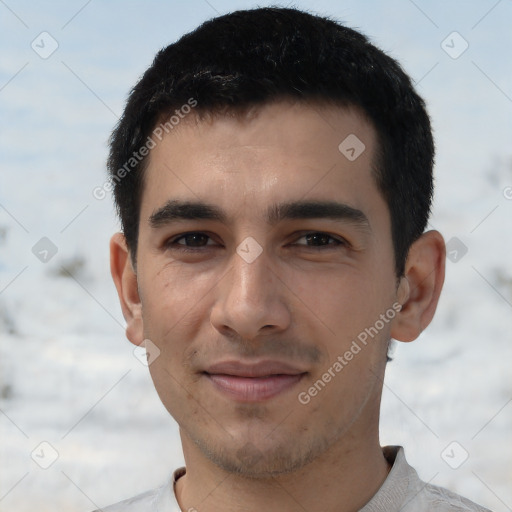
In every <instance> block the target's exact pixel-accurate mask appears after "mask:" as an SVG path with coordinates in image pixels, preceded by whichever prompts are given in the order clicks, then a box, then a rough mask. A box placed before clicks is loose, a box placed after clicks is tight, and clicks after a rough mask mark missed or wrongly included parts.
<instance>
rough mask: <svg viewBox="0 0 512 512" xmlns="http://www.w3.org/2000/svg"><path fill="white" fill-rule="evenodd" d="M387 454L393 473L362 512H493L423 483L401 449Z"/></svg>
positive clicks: (387, 450) (386, 450)
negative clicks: (385, 511)
mask: <svg viewBox="0 0 512 512" xmlns="http://www.w3.org/2000/svg"><path fill="white" fill-rule="evenodd" d="M383 453H384V456H385V457H386V459H387V461H388V462H389V464H390V466H391V470H390V472H389V474H388V477H387V479H386V480H385V482H384V484H383V485H382V487H381V488H380V489H379V491H378V492H377V494H376V495H375V496H374V497H373V498H372V500H370V502H369V503H368V504H367V505H366V506H365V507H363V509H362V511H360V512H379V511H381V510H400V511H401V512H431V511H432V510H435V511H436V512H490V511H489V510H488V509H486V508H484V507H481V506H480V505H477V504H476V503H473V502H472V501H470V500H468V499H467V498H464V497H462V496H459V495H458V494H456V493H454V492H452V491H449V490H448V489H445V488H443V487H438V486H437V485H433V484H429V483H426V482H423V481H422V480H421V479H420V478H419V477H418V474H417V473H416V470H415V469H414V468H413V467H411V466H410V465H409V464H408V462H407V460H406V458H405V454H404V450H403V448H402V447H401V446H386V447H384V448H383Z"/></svg>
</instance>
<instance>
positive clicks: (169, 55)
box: [108, 7, 434, 277]
mask: <svg viewBox="0 0 512 512" xmlns="http://www.w3.org/2000/svg"><path fill="white" fill-rule="evenodd" d="M282 100H292V101H303V102H305V103H310V102H316V103H320V104H326V105H339V106H342V107H347V106H353V107H356V108H358V109H359V110H360V111H361V112H362V113H363V114H364V116H365V117H366V118H367V119H368V120H369V121H370V123H371V124H372V125H373V127H374V129H375V130H376V134H377V139H378V151H377V157H376V160H377V162H376V165H375V169H374V175H375V180H376V183H377V186H378V189H379V190H380V192H381V193H382V195H383V197H384V199H385V201H386V203H387V205H388V208H389V211H390V217H391V229H392V240H393V246H394V252H395V270H396V274H397V276H398V277H400V276H401V275H403V272H404V267H405V261H406V258H407V254H408V251H409V247H410V246H411V244H412V243H413V242H414V241H415V240H416V239H417V238H418V237H419V236H420V235H421V234H422V233H423V231H424V229H425V227H426V225H427V222H428V217H429V214H430V208H431V204H432V194H433V176H432V168H433V164H434V141H433V137H432V130H431V126H430V120H429V117H428V114H427V112H426V109H425V103H424V101H423V100H422V98H421V97H420V96H419V95H418V94H417V93H416V91H415V90H414V87H413V85H412V83H411V80H410V78H409V77H408V76H407V74H406V73H405V72H404V71H403V70H402V68H401V67H400V65H399V64H398V63H397V62H396V61H395V60H394V59H393V58H391V57H390V56H388V55H387V54H385V53H384V52H383V51H381V50H380V49H378V48H376V47H375V46H374V45H373V44H371V43H370V41H369V40H368V38H367V37H365V36H364V35H362V34H361V33H360V32H358V31H356V30H353V29H351V28H348V27H346V26H344V25H342V24H340V23H338V22H336V21H334V20H332V19H329V18H326V17H321V16H317V15H313V14H310V13H307V12H304V11H301V10H297V9H291V8H279V7H266V8H257V9H250V10H241V11H236V12H233V13H230V14H226V15H223V16H219V17H217V18H213V19H211V20H209V21H207V22H205V23H203V24H202V25H201V26H199V27H198V28H197V29H196V30H194V31H192V32H190V33H188V34H186V35H184V36H183V37H181V38H180V39H179V40H178V41H177V42H175V43H173V44H171V45H169V46H167V47H166V48H164V49H162V50H161V51H159V52H158V54H157V55H156V57H155V59H154V61H153V63H152V65H151V66H150V67H149V69H147V71H146V72H145V73H144V75H143V76H142V78H141V79H140V81H139V82H138V83H137V84H136V85H135V87H134V88H133V89H132V91H131V93H130V95H129V97H128V100H127V104H126V108H125V110H124V113H123V115H122V117H121V119H120V121H119V123H118V124H117V126H116V128H115V129H114V131H113V133H112V136H111V138H110V155H109V159H108V169H109V173H110V179H111V180H112V182H113V183H112V186H113V190H114V199H115V203H116V207H117V211H118V214H119V217H120V220H121V224H122V230H123V232H124V235H125V237H126V241H127V245H128V248H129V250H130V253H131V257H132V261H133V262H134V263H136V253H137V241H138V232H139V220H140V205H141V198H142V190H143V184H144V181H143V176H144V169H145V165H146V162H147V156H146V154H147V148H148V147H149V148H151V147H152V146H151V145H150V142H151V143H153V144H154V143H155V141H154V131H155V127H157V126H158V125H159V123H162V122H163V121H164V120H165V119H166V118H167V119H171V121H172V117H171V118H169V116H172V115H173V113H174V114H176V115H174V117H175V118H176V119H178V116H177V115H178V114H179V116H180V117H183V112H185V113H186V112H187V111H189V110H190V109H191V107H190V105H192V106H193V107H194V109H195V111H196V112H198V113H206V114H211V113H220V114H223V113H229V112H231V113H233V112H236V111H241V110H244V109H245V110H247V109H249V108H252V107H257V106H258V105H263V104H266V103H271V102H275V101H282ZM185 107H187V109H188V110H186V109H185ZM161 126H163V127H164V128H165V127H167V128H165V129H166V131H168V130H170V129H172V126H173V123H172V122H170V121H168V122H167V123H166V124H165V125H161ZM340 142H341V141H340ZM144 146H146V151H140V150H141V148H143V147H144ZM127 163H129V165H127Z"/></svg>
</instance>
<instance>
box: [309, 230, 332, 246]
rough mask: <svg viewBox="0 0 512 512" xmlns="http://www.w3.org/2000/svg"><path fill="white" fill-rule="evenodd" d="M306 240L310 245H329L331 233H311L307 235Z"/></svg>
mask: <svg viewBox="0 0 512 512" xmlns="http://www.w3.org/2000/svg"><path fill="white" fill-rule="evenodd" d="M306 240H307V241H308V243H309V244H310V245H327V244H328V243H329V235H324V234H322V233H313V234H311V235H306Z"/></svg>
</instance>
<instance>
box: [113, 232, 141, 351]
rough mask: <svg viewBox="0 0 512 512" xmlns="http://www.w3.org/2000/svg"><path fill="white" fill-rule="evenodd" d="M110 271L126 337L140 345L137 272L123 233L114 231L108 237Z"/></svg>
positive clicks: (139, 305) (139, 302) (139, 304)
mask: <svg viewBox="0 0 512 512" xmlns="http://www.w3.org/2000/svg"><path fill="white" fill-rule="evenodd" d="M110 273H111V274H112V279H113V280H114V284H115V285H116V289H117V294H118V295H119V302H120V303H121V309H122V311H123V316H124V319H125V320H126V337H127V338H128V339H129V340H130V341H131V342H132V343H133V344H134V345H140V344H141V343H142V342H143V341H144V328H143V324H142V304H141V301H140V297H139V290H138V287H137V274H136V272H135V270H134V269H133V266H132V260H131V257H130V251H129V250H128V247H127V244H126V238H125V237H124V235H123V233H116V234H115V235H113V236H112V238H111V239H110Z"/></svg>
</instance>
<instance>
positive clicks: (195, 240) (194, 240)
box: [185, 233, 206, 247]
mask: <svg viewBox="0 0 512 512" xmlns="http://www.w3.org/2000/svg"><path fill="white" fill-rule="evenodd" d="M205 238H206V237H205V235H201V234H198V233H194V234H190V235H187V236H186V238H185V241H186V242H187V245H191V246H194V247H200V246H202V245H204V242H205V241H206V240H205Z"/></svg>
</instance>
